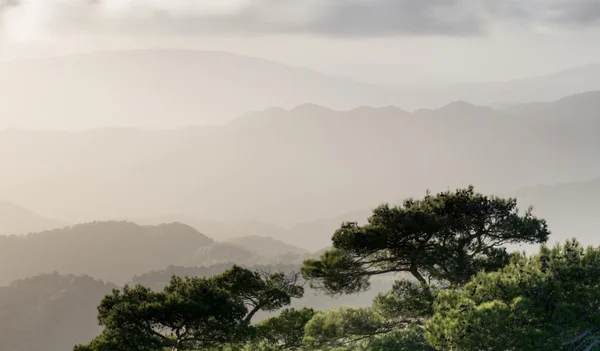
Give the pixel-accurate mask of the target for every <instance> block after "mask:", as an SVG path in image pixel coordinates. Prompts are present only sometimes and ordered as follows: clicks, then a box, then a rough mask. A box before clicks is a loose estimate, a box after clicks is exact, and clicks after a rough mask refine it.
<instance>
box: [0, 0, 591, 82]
mask: <svg viewBox="0 0 600 351" xmlns="http://www.w3.org/2000/svg"><path fill="white" fill-rule="evenodd" d="M0 21H1V22H0V31H1V32H0V59H4V60H7V59H14V58H22V57H31V56H45V55H62V54H68V53H73V52H79V51H90V50H98V49H127V48H147V47H179V48H193V49H203V50H223V51H230V52H234V53H238V54H245V55H251V56H258V57H264V58H268V59H273V60H277V61H282V62H285V63H289V64H293V65H298V66H306V67H310V68H313V69H317V70H320V71H323V72H327V73H333V74H341V75H346V76H351V77H354V78H358V79H361V80H365V81H371V82H379V83H390V84H414V83H415V82H421V83H447V82H457V81H486V80H506V79H515V78H520V77H527V76H533V75H539V74H545V73H550V72H554V71H558V70H562V69H566V68H570V67H574V66H578V65H583V64H588V63H593V62H600V45H597V44H598V43H599V42H600V1H598V0H0Z"/></svg>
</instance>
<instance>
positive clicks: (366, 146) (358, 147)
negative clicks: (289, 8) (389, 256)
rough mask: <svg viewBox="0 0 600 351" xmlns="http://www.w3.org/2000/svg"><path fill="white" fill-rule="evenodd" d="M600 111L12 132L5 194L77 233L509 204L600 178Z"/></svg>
mask: <svg viewBox="0 0 600 351" xmlns="http://www.w3.org/2000/svg"><path fill="white" fill-rule="evenodd" d="M598 101H600V92H598V91H595V92H588V93H584V94H578V95H573V96H569V97H565V98H562V99H559V100H557V101H554V102H552V103H548V104H543V105H542V106H537V105H536V107H535V108H526V107H524V106H522V105H518V106H513V107H509V108H506V109H504V110H497V109H493V108H489V107H485V106H478V105H473V104H470V103H467V102H454V103H451V104H449V105H445V106H443V107H441V108H437V109H430V110H425V109H423V110H418V111H415V112H412V113H409V112H406V111H405V110H402V109H399V108H394V107H386V108H374V107H362V108H356V109H352V110H345V111H339V110H332V109H329V108H326V107H322V106H319V105H314V104H304V105H300V106H298V107H296V108H293V109H291V110H285V109H282V108H278V109H269V110H267V111H265V112H256V113H250V114H247V115H245V116H243V117H240V118H239V119H237V120H236V121H234V122H232V123H230V124H227V125H225V126H220V127H194V128H185V129H174V130H162V131H148V130H138V129H115V128H111V129H98V130H91V131H86V132H42V131H26V130H8V131H5V132H2V133H0V174H2V178H3V181H2V183H0V194H3V197H4V198H6V199H10V200H11V201H14V202H15V203H19V204H21V205H22V206H25V207H27V208H30V209H32V210H34V211H37V212H39V213H44V214H45V215H46V216H48V217H50V218H60V219H64V220H65V221H68V222H69V223H81V222H89V221H94V220H110V219H119V220H120V219H126V220H133V221H136V219H138V218H155V217H161V216H165V215H166V214H169V213H174V214H178V215H181V216H184V217H188V218H189V217H193V218H199V219H202V220H204V219H210V220H212V221H217V222H222V223H234V222H236V221H240V220H245V219H250V220H253V221H255V220H258V221H262V222H264V223H274V224H275V225H276V226H279V227H285V228H290V227H291V226H293V225H295V224H297V223H304V222H311V221H314V220H315V219H319V218H331V217H335V216H338V215H340V214H343V213H351V212H354V211H364V209H366V208H372V207H374V206H377V205H378V204H380V203H382V202H396V201H398V200H401V199H403V198H406V197H409V196H420V195H422V194H423V193H424V192H425V190H426V189H428V188H429V189H431V190H432V191H437V190H443V189H446V188H448V187H451V188H455V187H463V186H466V185H468V184H473V185H475V186H476V187H477V188H478V190H481V191H485V192H495V193H498V192H506V191H512V190H514V189H520V188H523V187H529V186H534V185H538V184H555V183H561V182H573V181H580V180H585V179H590V178H593V177H596V176H598V175H600V162H599V161H600V160H599V158H598V157H599V156H598V154H597V152H596V150H598V148H599V147H600V140H599V139H598V138H597V135H596V134H597V132H596V131H597V130H598V128H599V127H600V120H598V119H597V118H596V114H597V111H598V109H597V107H598ZM531 110H533V111H531ZM519 111H526V112H519ZM575 156H576V157H575ZM162 222H164V221H159V222H157V223H153V224H158V223H162ZM182 222H184V223H186V221H182ZM188 224H190V225H192V226H194V227H195V225H194V224H192V223H188ZM244 226H245V225H242V226H241V227H244ZM201 230H204V229H201ZM227 230H228V229H227V228H223V229H221V231H227ZM236 231H237V230H235V231H232V232H236ZM277 231H279V229H277V228H276V227H271V228H264V227H263V228H262V229H260V230H259V231H255V232H251V233H243V234H241V235H262V236H273V237H275V236H274V235H272V233H274V232H277ZM235 236H240V234H234V235H231V236H229V237H235ZM215 237H218V235H216V236H215ZM278 239H281V238H278ZM328 240H329V238H328V237H326V238H324V241H323V242H320V243H319V245H314V246H313V245H311V247H310V248H311V249H317V248H320V247H323V246H324V245H326V244H327V242H328ZM292 244H296V246H298V245H297V243H292ZM304 247H306V246H304ZM307 248H308V247H307Z"/></svg>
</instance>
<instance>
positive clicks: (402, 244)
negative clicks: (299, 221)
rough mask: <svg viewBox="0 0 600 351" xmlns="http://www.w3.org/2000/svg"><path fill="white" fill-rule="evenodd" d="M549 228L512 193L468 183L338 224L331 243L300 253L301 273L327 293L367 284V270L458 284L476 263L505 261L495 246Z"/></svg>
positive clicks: (544, 235) (536, 238) (540, 238)
mask: <svg viewBox="0 0 600 351" xmlns="http://www.w3.org/2000/svg"><path fill="white" fill-rule="evenodd" d="M548 235H549V231H548V229H547V226H546V223H545V221H543V220H541V219H538V218H536V217H534V216H533V215H532V213H531V211H527V212H525V213H523V214H520V213H519V212H518V209H517V203H516V200H515V199H503V198H498V197H488V196H485V195H482V194H479V193H475V191H474V190H473V187H469V188H468V189H461V190H457V191H456V192H449V191H448V192H443V193H439V194H437V195H431V194H429V193H428V194H427V195H426V196H425V197H424V198H423V199H422V200H413V199H410V200H406V201H405V202H404V205H403V206H397V207H390V206H388V205H383V206H380V207H378V208H377V209H375V210H374V211H373V215H372V216H371V217H370V218H369V223H368V224H367V225H364V226H359V225H357V224H356V223H345V224H344V225H342V227H341V228H340V229H339V230H338V231H336V233H335V234H334V235H333V238H332V240H333V249H332V250H330V251H327V252H325V253H324V254H323V255H322V256H321V258H320V259H318V260H308V261H306V262H305V265H304V267H303V270H302V272H303V275H304V276H305V277H306V278H307V279H310V280H311V282H312V284H313V286H317V287H319V288H322V289H324V290H326V291H328V292H330V293H333V294H337V293H353V292H359V291H362V290H365V289H367V288H368V287H369V278H370V277H372V276H375V275H381V274H387V273H398V272H407V273H410V274H411V275H412V276H413V277H414V278H415V279H417V280H418V281H419V282H420V283H421V284H423V285H429V283H430V282H431V281H432V280H433V281H435V282H438V283H441V284H447V285H451V286H460V285H462V284H464V283H466V282H468V281H469V279H470V278H471V276H473V275H474V274H476V273H477V272H479V271H480V270H488V271H493V270H496V269H498V268H501V267H502V266H503V265H505V264H506V263H507V262H508V256H509V255H508V253H507V252H506V249H505V248H503V247H502V246H503V245H506V244H520V243H543V242H545V241H546V240H547V239H548Z"/></svg>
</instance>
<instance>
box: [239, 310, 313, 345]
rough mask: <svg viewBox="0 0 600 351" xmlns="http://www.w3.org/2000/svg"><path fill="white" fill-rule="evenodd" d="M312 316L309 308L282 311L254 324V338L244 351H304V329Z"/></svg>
mask: <svg viewBox="0 0 600 351" xmlns="http://www.w3.org/2000/svg"><path fill="white" fill-rule="evenodd" d="M314 315H315V311H314V310H313V309H311V308H303V309H300V310H295V309H293V308H292V309H284V310H283V311H281V313H280V314H279V315H278V316H275V317H271V318H269V319H266V320H264V321H262V322H259V323H257V324H256V338H255V339H254V340H253V342H252V343H250V344H249V345H247V346H246V348H245V349H244V350H246V351H275V350H304V349H305V348H304V344H303V343H302V338H303V337H304V328H305V326H306V324H307V323H308V322H309V321H310V320H311V318H313V316H314Z"/></svg>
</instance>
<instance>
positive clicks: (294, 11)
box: [0, 0, 600, 38]
mask: <svg viewBox="0 0 600 351" xmlns="http://www.w3.org/2000/svg"><path fill="white" fill-rule="evenodd" d="M2 1H4V2H7V1H10V2H14V1H20V3H21V4H20V6H19V8H18V9H17V10H15V11H10V15H11V18H12V21H11V22H10V23H11V25H12V26H13V27H14V28H13V32H19V31H23V30H25V27H26V26H25V25H23V24H21V26H20V27H19V22H21V23H27V26H28V28H29V30H30V29H31V27H35V28H37V30H36V31H33V32H35V33H38V34H41V33H45V34H48V33H50V34H52V35H67V34H70V33H78V34H94V33H96V34H103V35H106V34H114V35H138V36H139V35H156V34H165V35H170V34H172V35H190V36H199V35H267V34H309V35H316V36H327V37H351V38H353V37H362V38H371V37H385V36H427V35H436V36H472V35H483V34H486V33H487V32H488V30H489V28H490V25H492V24H498V23H499V24H502V23H504V22H511V23H517V24H519V23H520V24H523V25H539V24H543V25H552V26H557V25H569V26H595V25H598V24H600V1H599V0H43V1H42V0H0V15H1V12H2V10H3V8H5V6H3V5H2V4H3V2H2ZM32 17H35V18H34V19H31V18H32ZM15 28H16V29H15ZM19 28H20V29H19ZM9 29H10V28H9Z"/></svg>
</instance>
